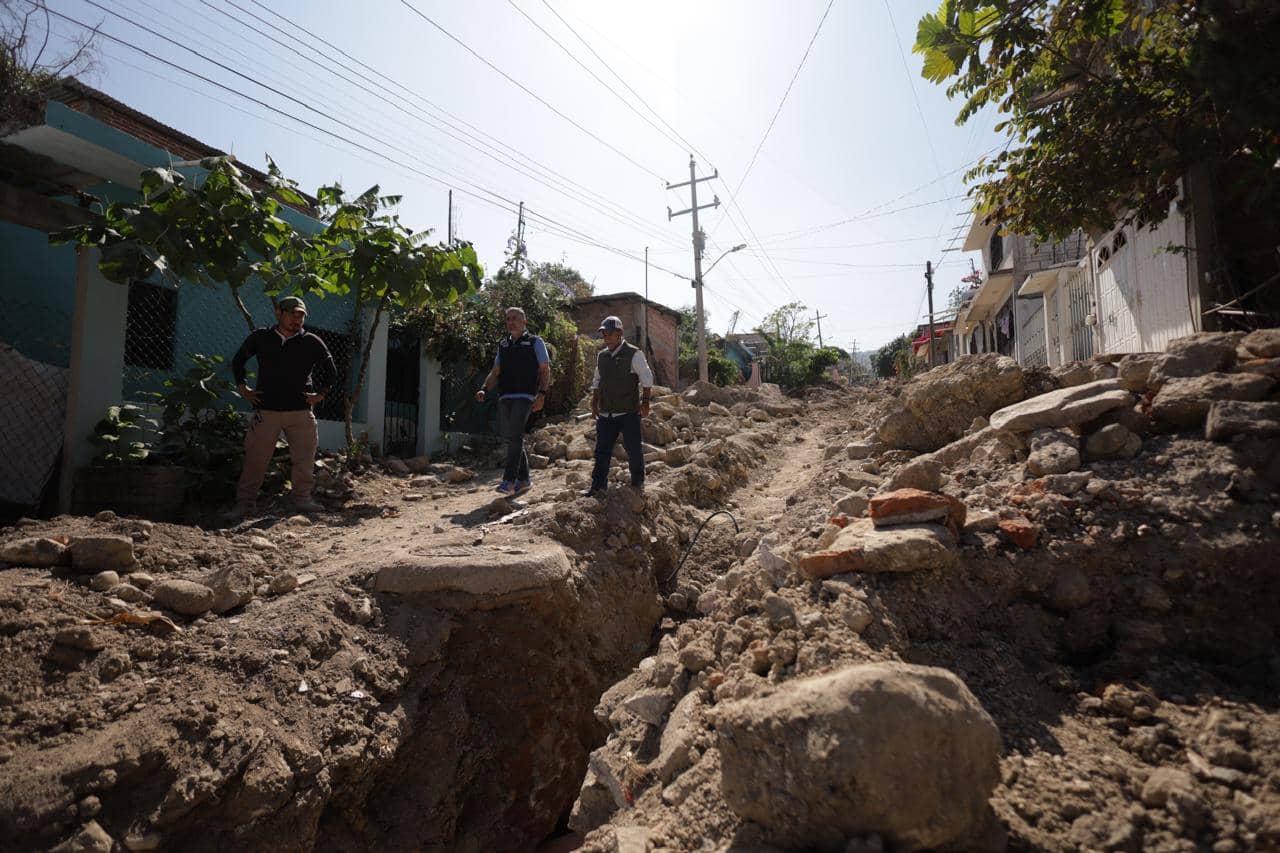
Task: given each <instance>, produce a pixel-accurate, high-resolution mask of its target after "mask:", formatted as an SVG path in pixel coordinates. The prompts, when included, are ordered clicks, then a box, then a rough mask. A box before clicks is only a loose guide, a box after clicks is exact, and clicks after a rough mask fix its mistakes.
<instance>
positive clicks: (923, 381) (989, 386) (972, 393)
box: [876, 353, 1027, 451]
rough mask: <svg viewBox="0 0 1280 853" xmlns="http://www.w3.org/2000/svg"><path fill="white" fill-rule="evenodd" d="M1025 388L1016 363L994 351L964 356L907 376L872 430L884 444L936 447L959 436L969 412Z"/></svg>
mask: <svg viewBox="0 0 1280 853" xmlns="http://www.w3.org/2000/svg"><path fill="white" fill-rule="evenodd" d="M1026 393H1027V391H1026V386H1025V384H1024V381H1023V373H1022V368H1021V367H1019V366H1018V363H1017V362H1016V361H1014V360H1013V359H1011V358H1008V357H1007V356H1002V355H997V354H995V353H983V354H981V355H974V356H967V357H965V358H961V359H957V360H956V361H953V362H951V363H950V364H947V365H944V366H942V367H936V368H934V369H933V370H930V371H928V372H927V373H924V374H922V375H920V376H917V377H916V378H914V379H912V380H911V381H910V382H908V383H907V384H906V386H904V387H903V389H902V393H901V395H900V396H899V398H898V402H897V404H896V406H894V407H893V408H892V409H891V410H890V411H889V412H888V414H886V415H885V417H884V418H883V419H881V421H880V422H879V424H877V426H876V434H877V437H878V438H879V440H880V441H882V442H884V443H885V444H887V445H889V446H890V447H899V448H905V449H908V450H921V451H932V450H937V449H938V448H939V447H942V446H943V445H945V444H948V443H949V442H952V441H955V440H956V439H958V438H960V437H962V436H963V435H964V434H965V433H966V432H967V431H968V429H969V425H970V424H972V423H973V419H974V418H977V417H986V416H988V415H990V414H991V413H992V412H994V411H996V410H998V409H1000V408H1002V407H1004V406H1008V405H1009V404H1011V403H1014V402H1016V401H1018V400H1021V399H1022V398H1023V397H1025V396H1026Z"/></svg>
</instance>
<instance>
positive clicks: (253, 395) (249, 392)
mask: <svg viewBox="0 0 1280 853" xmlns="http://www.w3.org/2000/svg"><path fill="white" fill-rule="evenodd" d="M236 390H237V391H239V392H240V396H241V397H244V398H245V399H246V400H248V401H249V402H250V403H253V405H255V406H257V405H260V404H261V403H262V392H261V391H255V390H254V389H252V388H250V387H249V386H248V385H245V384H244V383H243V382H241V383H240V384H239V385H237V386H236Z"/></svg>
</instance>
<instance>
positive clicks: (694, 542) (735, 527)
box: [663, 509, 742, 583]
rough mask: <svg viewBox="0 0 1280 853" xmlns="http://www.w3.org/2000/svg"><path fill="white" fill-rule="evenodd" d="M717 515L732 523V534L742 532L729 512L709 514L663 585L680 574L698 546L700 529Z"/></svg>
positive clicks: (719, 510) (721, 510)
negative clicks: (726, 517) (725, 517)
mask: <svg viewBox="0 0 1280 853" xmlns="http://www.w3.org/2000/svg"><path fill="white" fill-rule="evenodd" d="M717 515H727V516H729V520H730V521H732V522H733V532H734V533H741V532H742V530H741V528H739V527H738V519H736V518H734V517H733V513H731V512H729V510H727V509H718V510H716V511H715V512H713V513H711V515H708V516H707V517H706V518H704V519H703V520H702V523H701V524H699V525H698V532H697V533H694V534H693V539H692V540H690V542H689V547H688V548H685V549H684V555H683V556H682V557H681V558H680V562H679V563H677V564H676V570H675V571H674V572H672V573H671V574H669V575H667V579H666V580H664V581H663V583H670V582H671V579H672V578H674V577H675V576H676V575H678V574H680V569H682V568H683V567H684V561H685V560H687V559H689V553H690V552H691V551H693V546H694V545H697V544H698V537H699V536H701V535H702V528H704V527H706V526H707V522H709V521H711V519H713V518H715V517H716V516H717Z"/></svg>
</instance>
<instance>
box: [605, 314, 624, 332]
mask: <svg viewBox="0 0 1280 853" xmlns="http://www.w3.org/2000/svg"><path fill="white" fill-rule="evenodd" d="M600 331H602V332H621V331H622V321H621V320H619V319H618V318H617V317H614V316H612V315H611V316H608V317H605V318H604V319H603V320H602V321H600Z"/></svg>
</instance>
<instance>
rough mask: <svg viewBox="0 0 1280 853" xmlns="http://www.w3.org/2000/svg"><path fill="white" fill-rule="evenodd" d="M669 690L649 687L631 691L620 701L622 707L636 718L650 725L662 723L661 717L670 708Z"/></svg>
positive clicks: (670, 697)
mask: <svg viewBox="0 0 1280 853" xmlns="http://www.w3.org/2000/svg"><path fill="white" fill-rule="evenodd" d="M671 701H672V696H671V691H670V690H659V689H656V688H649V689H647V690H641V691H640V692H639V693H633V694H632V695H631V696H629V697H627V698H626V699H624V700H623V702H622V707H623V708H624V709H626V711H627V712H628V713H629V714H631V716H633V717H635V718H636V719H637V720H640V721H642V722H645V723H648V724H649V725H651V726H660V725H662V719H663V717H665V716H666V715H667V712H668V711H670V710H671Z"/></svg>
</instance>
